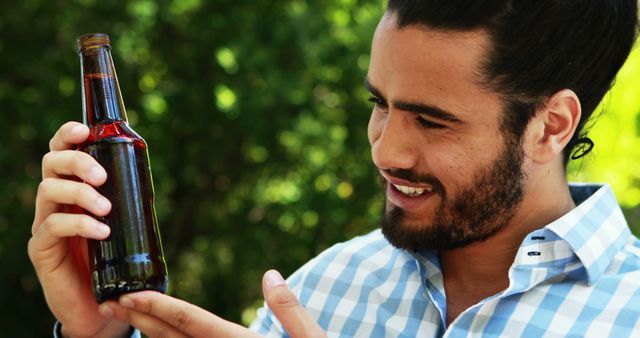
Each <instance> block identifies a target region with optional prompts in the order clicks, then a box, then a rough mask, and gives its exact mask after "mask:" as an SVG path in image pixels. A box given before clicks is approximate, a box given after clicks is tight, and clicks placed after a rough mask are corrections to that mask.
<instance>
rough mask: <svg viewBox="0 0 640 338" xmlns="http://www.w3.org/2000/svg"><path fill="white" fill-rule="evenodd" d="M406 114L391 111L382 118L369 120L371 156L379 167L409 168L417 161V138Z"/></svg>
mask: <svg viewBox="0 0 640 338" xmlns="http://www.w3.org/2000/svg"><path fill="white" fill-rule="evenodd" d="M406 114H407V113H404V112H397V111H396V112H394V111H391V112H389V113H388V114H387V115H386V117H385V118H383V119H379V120H378V121H374V120H373V119H372V120H371V121H370V124H369V128H370V129H372V130H370V135H372V137H371V157H372V158H373V163H374V164H375V165H376V166H377V167H378V168H380V169H411V168H413V167H415V166H416V164H417V162H418V152H417V144H416V143H417V142H418V139H417V138H416V136H417V135H414V134H413V133H412V130H411V126H412V125H411V123H410V122H411V121H412V119H410V118H409V117H408V116H406Z"/></svg>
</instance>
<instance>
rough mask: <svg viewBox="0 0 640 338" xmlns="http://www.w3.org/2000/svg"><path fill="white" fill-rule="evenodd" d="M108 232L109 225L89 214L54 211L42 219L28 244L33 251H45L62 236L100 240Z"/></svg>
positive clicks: (105, 236) (107, 234) (106, 235)
mask: <svg viewBox="0 0 640 338" xmlns="http://www.w3.org/2000/svg"><path fill="white" fill-rule="evenodd" d="M110 232H111V229H110V228H109V226H107V225H105V224H103V223H100V222H98V221H97V220H96V219H95V218H93V217H91V216H89V215H84V214H62V213H55V214H51V215H49V216H48V217H47V218H46V219H45V220H44V222H43V223H42V225H41V226H40V227H39V228H38V231H37V232H36V233H35V234H34V235H33V241H32V242H30V245H32V246H33V249H34V250H35V251H46V250H47V249H49V248H50V247H52V246H54V245H55V244H57V243H58V241H59V240H60V238H63V237H71V236H80V237H85V238H92V239H97V240H101V239H105V238H107V237H108V236H109V233H110Z"/></svg>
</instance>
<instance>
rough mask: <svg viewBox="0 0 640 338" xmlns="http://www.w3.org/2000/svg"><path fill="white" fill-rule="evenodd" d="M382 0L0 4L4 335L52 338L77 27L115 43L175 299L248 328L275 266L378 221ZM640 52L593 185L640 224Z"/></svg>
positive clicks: (585, 165) (597, 155)
mask: <svg viewBox="0 0 640 338" xmlns="http://www.w3.org/2000/svg"><path fill="white" fill-rule="evenodd" d="M383 8H384V3H383V2H382V1H378V0H376V1H373V0H366V1H365V0H326V1H314V2H306V1H299V0H297V1H296V0H280V1H237V0H233V1H232V0H215V1H204V0H158V1H150V0H132V1H126V2H125V1H97V0H72V1H60V0H22V1H18V0H13V1H2V2H0V125H2V128H3V129H2V130H3V131H2V132H1V133H0V173H1V174H0V266H1V270H0V304H1V305H2V307H1V308H0V336H2V337H44V336H47V335H49V334H50V330H51V326H52V323H53V321H54V319H53V318H52V317H51V315H50V314H49V313H48V310H47V307H46V304H45V303H44V299H43V297H42V294H41V291H40V289H39V286H38V282H37V279H36V277H35V274H34V272H33V269H32V267H31V265H30V262H29V259H28V257H27V253H26V247H27V241H28V238H29V237H30V231H29V229H30V227H31V222H32V220H33V210H34V199H35V192H36V189H37V185H38V183H39V180H40V176H41V175H40V161H41V158H42V156H43V155H44V153H45V152H46V151H47V149H48V140H49V138H50V137H51V136H52V135H53V133H54V132H55V130H56V129H57V128H58V127H59V126H60V125H61V124H62V123H63V122H65V121H68V120H81V100H80V87H79V83H80V79H79V74H80V69H79V60H78V56H77V54H76V47H75V40H76V38H77V36H79V35H81V34H84V33H90V32H103V33H107V34H109V35H110V36H111V39H112V45H113V48H114V59H115V64H116V68H117V71H118V75H119V79H120V84H121V88H122V90H123V96H124V101H125V104H126V105H127V108H128V115H129V120H130V123H131V124H132V125H133V127H134V128H135V129H136V130H137V131H138V132H139V133H140V134H141V135H143V136H144V137H145V139H146V140H147V142H148V144H149V145H150V155H151V163H152V167H153V174H154V181H155V188H156V193H157V205H156V207H157V211H158V218H159V221H160V226H161V230H162V234H163V238H164V244H165V253H166V257H167V259H168V265H169V272H170V276H171V278H172V284H171V290H170V292H171V293H172V294H173V295H175V296H177V297H180V298H183V299H186V300H188V301H190V302H193V303H195V304H198V305H200V306H202V307H204V308H206V309H208V310H211V311H213V312H214V313H216V314H218V315H220V316H222V317H225V318H227V319H231V320H234V321H238V322H241V323H245V324H247V323H248V322H249V321H250V320H251V319H252V318H253V317H254V315H255V314H254V313H255V309H256V307H257V306H259V305H260V304H261V302H262V301H261V291H260V280H261V276H262V273H263V272H264V271H265V270H267V269H269V268H277V269H279V270H280V271H282V272H283V274H285V275H288V274H290V273H291V272H293V271H294V270H295V269H296V268H297V267H299V266H300V265H301V264H303V263H304V262H305V261H307V260H308V259H309V258H310V257H312V256H314V255H315V254H317V253H318V252H320V251H321V250H323V249H325V248H326V247H328V246H329V245H331V244H332V243H335V242H338V241H343V240H346V239H348V238H351V237H353V236H355V235H358V234H362V233H364V232H367V231H369V230H371V229H374V228H376V220H377V218H378V215H379V213H380V209H381V206H382V194H381V191H380V190H381V189H380V186H379V184H378V183H377V179H376V175H375V172H374V170H373V169H372V166H371V163H370V155H369V145H368V141H367V138H366V123H367V121H368V116H369V113H370V109H371V107H370V105H369V104H368V103H367V102H366V98H367V96H368V95H367V93H366V91H365V90H364V89H363V88H362V80H363V78H364V75H365V73H366V69H367V66H368V60H369V59H368V53H369V46H370V38H371V34H372V32H373V30H374V28H375V25H376V23H377V20H378V18H379V16H380V14H381V13H382V11H383ZM639 88H640V53H639V52H638V50H636V51H635V52H634V55H633V56H632V58H631V59H630V60H629V62H628V63H627V65H626V66H625V68H624V69H623V71H622V73H621V75H620V77H619V79H618V81H617V84H616V87H615V88H614V90H613V93H612V95H610V96H609V97H608V98H607V99H606V100H605V102H604V103H603V105H602V108H604V109H605V110H606V113H605V114H604V115H603V117H602V118H600V120H599V122H598V124H597V125H596V127H594V129H593V133H592V138H593V139H594V140H595V142H596V148H595V151H594V153H593V154H592V155H589V156H587V157H586V158H585V159H583V160H581V161H580V162H577V163H574V164H572V166H571V177H572V178H573V179H577V180H589V181H607V182H611V183H612V185H613V186H614V190H615V191H616V193H617V195H618V197H619V200H620V202H621V203H622V204H623V206H624V208H625V213H626V214H627V215H628V218H629V220H630V223H631V225H632V227H633V228H634V231H635V233H640V226H639V223H640V208H639V207H638V204H639V203H640V171H639V170H638V168H640V140H639V137H638V136H639V135H640V95H638V89H639Z"/></svg>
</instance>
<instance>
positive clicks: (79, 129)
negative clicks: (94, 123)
mask: <svg viewBox="0 0 640 338" xmlns="http://www.w3.org/2000/svg"><path fill="white" fill-rule="evenodd" d="M84 128H85V127H84V126H81V125H77V126H74V127H73V128H71V134H80V133H81V132H82V131H83V130H84Z"/></svg>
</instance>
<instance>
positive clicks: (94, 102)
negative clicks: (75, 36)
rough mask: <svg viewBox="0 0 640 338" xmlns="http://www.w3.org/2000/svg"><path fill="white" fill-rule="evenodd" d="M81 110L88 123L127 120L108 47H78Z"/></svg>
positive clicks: (85, 121) (91, 124)
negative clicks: (80, 76) (79, 48)
mask: <svg viewBox="0 0 640 338" xmlns="http://www.w3.org/2000/svg"><path fill="white" fill-rule="evenodd" d="M80 64H81V69H82V71H81V74H82V81H83V83H82V110H83V117H84V123H85V124H87V125H88V126H95V125H99V124H110V123H114V122H118V121H123V122H127V115H126V111H125V108H124V103H123V102H122V95H121V93H120V86H119V85H118V77H117V76H116V70H115V67H114V66H113V59H112V58H111V48H110V47H109V46H108V45H106V46H93V47H89V48H83V49H81V50H80Z"/></svg>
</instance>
